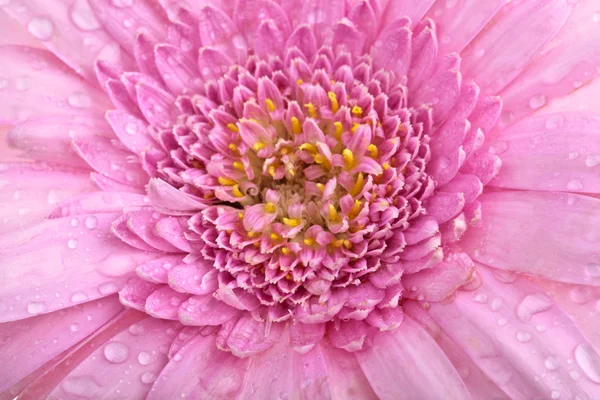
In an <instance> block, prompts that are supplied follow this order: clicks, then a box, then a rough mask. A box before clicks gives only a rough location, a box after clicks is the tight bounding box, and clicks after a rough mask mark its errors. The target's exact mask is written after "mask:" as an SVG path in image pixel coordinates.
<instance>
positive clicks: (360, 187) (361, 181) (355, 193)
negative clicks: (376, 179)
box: [350, 172, 365, 197]
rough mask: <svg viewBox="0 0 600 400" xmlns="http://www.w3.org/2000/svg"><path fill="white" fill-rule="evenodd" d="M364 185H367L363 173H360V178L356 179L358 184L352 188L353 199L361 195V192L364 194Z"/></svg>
mask: <svg viewBox="0 0 600 400" xmlns="http://www.w3.org/2000/svg"><path fill="white" fill-rule="evenodd" d="M364 184H365V177H364V175H363V173H362V172H359V173H358V176H357V177H356V183H355V184H354V186H353V187H352V190H351V191H350V195H351V196H352V197H356V196H358V195H359V194H360V192H362V190H363V187H364Z"/></svg>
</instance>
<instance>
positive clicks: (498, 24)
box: [461, 0, 571, 94]
mask: <svg viewBox="0 0 600 400" xmlns="http://www.w3.org/2000/svg"><path fill="white" fill-rule="evenodd" d="M570 11H571V5H569V4H567V2H565V1H550V2H549V1H546V0H527V1H522V2H518V3H511V4H508V5H507V6H505V7H504V8H503V9H502V11H501V12H500V13H498V15H496V17H495V18H494V19H493V20H492V21H491V22H490V24H489V25H488V26H489V27H490V28H489V29H486V30H485V31H484V32H482V34H481V35H479V36H478V37H477V38H476V39H475V40H474V41H473V43H471V45H470V46H469V48H468V49H467V50H466V51H465V52H463V59H464V62H463V67H462V69H461V70H462V71H463V74H464V75H465V77H469V78H473V79H474V80H475V81H476V82H477V84H478V85H479V86H480V87H481V90H482V92H483V93H486V94H497V93H498V92H499V91H500V90H502V89H503V88H504V87H505V86H506V85H508V84H509V83H510V82H511V81H512V80H513V79H514V78H515V77H516V76H517V75H518V74H519V73H520V72H521V71H522V70H523V69H524V68H525V66H527V64H528V63H529V62H530V61H531V60H532V59H533V57H534V56H536V55H537V54H538V52H539V51H540V49H541V48H542V47H543V46H544V44H545V43H546V42H548V41H549V40H550V39H552V37H554V35H555V34H556V32H558V30H559V29H560V27H561V26H562V25H563V24H564V23H565V21H566V20H567V17H568V16H569V13H570Z"/></svg>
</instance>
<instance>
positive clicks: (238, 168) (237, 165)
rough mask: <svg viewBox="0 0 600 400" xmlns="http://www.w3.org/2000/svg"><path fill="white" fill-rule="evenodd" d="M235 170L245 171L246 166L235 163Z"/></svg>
mask: <svg viewBox="0 0 600 400" xmlns="http://www.w3.org/2000/svg"><path fill="white" fill-rule="evenodd" d="M233 168H235V169H237V170H240V171H245V168H244V164H243V163H241V162H239V161H234V162H233Z"/></svg>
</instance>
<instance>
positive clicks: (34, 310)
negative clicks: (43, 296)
mask: <svg viewBox="0 0 600 400" xmlns="http://www.w3.org/2000/svg"><path fill="white" fill-rule="evenodd" d="M45 311H46V303H40V302H36V301H32V302H31V303H29V304H27V312H28V313H29V314H33V315H36V314H41V313H43V312H45Z"/></svg>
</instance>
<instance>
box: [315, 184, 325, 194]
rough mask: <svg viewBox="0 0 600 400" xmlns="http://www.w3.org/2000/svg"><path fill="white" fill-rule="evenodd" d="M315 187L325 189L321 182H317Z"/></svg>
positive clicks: (322, 190)
mask: <svg viewBox="0 0 600 400" xmlns="http://www.w3.org/2000/svg"><path fill="white" fill-rule="evenodd" d="M317 189H319V190H320V191H321V192H324V191H325V185H323V184H322V183H317Z"/></svg>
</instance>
